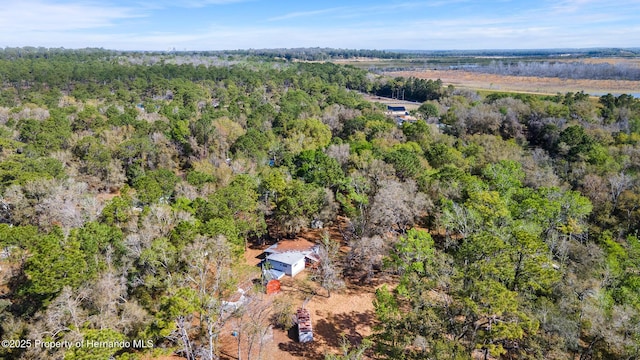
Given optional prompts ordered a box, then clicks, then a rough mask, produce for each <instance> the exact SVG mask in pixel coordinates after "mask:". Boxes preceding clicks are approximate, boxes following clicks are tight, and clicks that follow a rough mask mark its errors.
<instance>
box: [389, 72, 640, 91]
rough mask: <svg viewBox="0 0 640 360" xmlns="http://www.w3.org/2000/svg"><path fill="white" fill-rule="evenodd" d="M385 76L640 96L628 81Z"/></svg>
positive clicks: (463, 74) (426, 74)
mask: <svg viewBox="0 0 640 360" xmlns="http://www.w3.org/2000/svg"><path fill="white" fill-rule="evenodd" d="M385 75H388V76H392V77H396V76H404V77H409V76H413V77H417V78H420V79H434V80H435V79H440V80H442V82H443V83H444V85H445V86H446V85H450V84H451V85H453V86H455V87H462V88H471V89H482V90H495V91H515V92H531V93H540V94H557V93H558V92H560V93H566V92H569V91H571V92H579V91H584V92H586V93H591V94H606V93H638V92H640V81H628V80H573V79H559V78H541V77H528V76H501V75H492V74H480V73H474V72H468V71H463V70H422V71H397V72H387V73H385Z"/></svg>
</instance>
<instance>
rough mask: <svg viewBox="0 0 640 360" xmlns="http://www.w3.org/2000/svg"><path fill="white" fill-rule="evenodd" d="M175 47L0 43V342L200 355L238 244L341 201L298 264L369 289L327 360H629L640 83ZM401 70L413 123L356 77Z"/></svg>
mask: <svg viewBox="0 0 640 360" xmlns="http://www.w3.org/2000/svg"><path fill="white" fill-rule="evenodd" d="M376 56H379V55H376ZM175 60H176V58H175V56H174V55H171V54H155V55H153V54H137V53H116V52H110V51H106V50H101V49H88V50H63V49H52V50H48V49H35V48H26V49H5V50H4V51H0V82H1V83H0V85H1V89H0V149H1V152H0V194H1V196H0V222H1V223H0V249H2V251H1V253H0V280H1V281H0V339H2V340H11V342H7V343H5V342H4V341H3V346H2V347H1V348H0V358H5V359H19V358H24V359H104V358H109V357H114V358H116V359H135V358H140V357H141V356H143V355H145V354H146V355H149V354H156V353H158V352H160V353H162V352H163V351H164V353H165V354H172V353H175V354H177V355H180V356H183V357H185V358H187V359H196V358H198V359H217V358H219V356H220V349H219V344H218V339H219V332H220V329H221V327H222V326H223V324H224V323H225V322H228V321H231V320H232V319H234V318H241V319H248V318H251V317H247V316H248V315H246V314H243V313H242V312H233V313H231V314H229V313H228V312H227V311H226V310H225V309H226V308H225V306H224V301H225V300H227V299H229V298H230V297H231V296H232V295H233V293H234V292H235V290H236V289H237V285H238V282H239V281H241V279H243V278H247V277H248V278H250V277H251V276H255V273H256V271H257V273H258V275H257V276H259V273H260V272H259V269H254V268H249V267H247V266H245V265H244V261H242V259H243V253H244V252H245V251H246V249H247V247H248V246H254V245H261V244H270V243H273V242H274V241H276V240H278V239H281V238H286V237H293V236H295V234H297V233H298V232H299V231H300V230H302V229H303V228H306V227H309V226H310V223H311V222H312V221H314V220H316V221H317V220H320V221H322V222H323V223H325V224H327V225H331V224H332V223H334V222H336V221H337V220H336V219H337V218H338V216H340V217H341V218H343V219H346V220H345V224H346V225H344V226H342V227H341V233H342V239H341V244H330V241H328V240H326V239H325V241H324V242H323V244H322V246H323V248H324V249H325V251H324V258H325V260H326V261H325V265H323V266H320V267H319V268H318V269H317V270H316V271H317V273H316V274H315V275H316V276H314V279H317V281H319V282H320V284H321V285H322V287H323V288H325V289H326V290H327V291H328V292H329V294H330V293H331V291H340V287H341V286H344V283H345V282H354V283H358V284H364V285H367V284H372V283H373V281H374V280H375V281H378V282H380V281H383V282H384V283H386V284H387V285H385V286H382V287H381V288H379V289H378V290H377V291H376V296H375V301H374V306H375V313H376V317H377V320H378V325H377V327H376V329H375V332H374V334H373V335H372V336H371V337H370V338H369V339H367V341H365V342H363V343H362V347H360V348H358V347H357V346H356V345H357V344H354V349H352V350H351V351H345V355H344V356H342V355H335V354H327V358H331V359H337V358H345V359H354V358H362V357H365V356H366V357H369V358H378V359H425V358H432V359H470V358H472V356H475V357H480V358H485V359H487V358H504V359H543V358H544V359H569V358H571V359H638V358H640V240H639V238H638V230H640V180H639V177H638V174H639V170H640V100H639V99H637V98H634V97H632V96H629V95H620V96H613V95H606V96H602V97H600V98H591V97H589V96H587V95H585V94H584V93H581V92H578V93H567V94H558V95H556V96H538V95H522V94H506V93H505V94H500V93H494V94H492V95H488V96H484V97H482V96H480V95H479V94H478V93H476V92H473V91H469V90H458V89H455V88H453V87H451V86H449V87H446V86H444V85H443V84H442V82H441V81H439V80H417V79H403V78H396V79H386V78H384V77H380V76H376V75H372V74H369V73H367V72H366V71H364V70H361V69H357V68H354V67H350V66H339V65H335V64H331V63H305V62H294V61H287V60H286V59H280V58H273V57H270V56H266V57H261V56H259V54H255V55H244V54H235V55H234V54H230V55H225V56H222V55H206V54H204V55H197V54H193V55H189V56H185V57H183V58H182V60H184V61H180V62H177V61H175ZM398 89H404V90H406V92H407V95H409V93H411V96H409V97H410V98H412V99H415V100H418V101H420V102H423V104H422V105H421V106H420V108H419V109H418V110H416V111H415V114H414V115H415V117H416V118H418V119H419V120H418V121H416V122H405V123H404V124H403V125H402V126H399V125H398V124H397V122H396V121H395V120H394V119H392V118H389V117H387V116H386V115H385V110H386V109H385V108H383V107H380V106H378V105H377V104H373V103H370V102H367V101H365V100H364V99H363V97H362V96H361V95H360V92H363V93H376V94H383V95H384V94H388V92H392V91H398ZM336 245H344V246H343V247H342V248H343V249H347V250H344V251H339V250H337V247H336ZM381 279H382V280H381ZM256 296H258V295H256ZM276 307H277V306H276V305H275V304H274V308H276ZM286 310H287V309H286V307H285V309H284V310H283V309H281V312H282V313H284V317H283V316H280V317H278V316H275V317H274V318H269V319H268V321H267V322H266V323H263V322H261V321H262V320H260V319H258V318H255V319H254V318H251V319H252V320H251V321H246V323H247V325H246V326H245V327H241V328H239V330H238V331H239V332H240V334H241V335H242V336H241V337H239V340H238V341H239V342H240V341H244V342H246V343H247V344H248V346H255V347H258V346H262V343H261V341H260V340H259V339H260V334H262V333H263V331H264V327H265V326H269V325H270V323H269V322H271V321H272V320H273V319H275V320H273V322H274V323H273V325H278V324H279V325H282V326H284V327H287V326H291V325H290V324H287V321H283V320H282V319H283V318H284V319H285V320H286V317H287V316H286V315H287V314H286ZM274 311H276V310H274ZM254 313H260V312H259V311H258V310H256V309H254ZM261 313H264V311H262V312H261ZM276 315H277V314H276ZM243 317H244V318H243ZM83 339H84V340H85V341H86V340H91V341H112V342H116V346H112V347H95V348H91V347H89V348H87V347H73V346H71V347H65V346H58V347H52V348H47V347H38V346H31V344H33V343H31V342H35V341H58V342H61V343H62V342H65V341H67V342H69V343H74V342H77V341H82V340H83ZM136 339H145V344H146V341H149V342H150V343H151V345H152V347H153V349H144V348H142V346H139V347H135V346H134V347H129V346H118V345H117V342H125V341H130V342H131V341H135V340H136ZM27 341H30V343H29V346H27ZM5 344H6V345H7V346H5ZM9 345H10V346H9ZM347 350H349V349H347ZM341 356H342V357H341Z"/></svg>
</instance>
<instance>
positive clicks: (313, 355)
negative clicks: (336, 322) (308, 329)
mask: <svg viewBox="0 0 640 360" xmlns="http://www.w3.org/2000/svg"><path fill="white" fill-rule="evenodd" d="M314 336H315V333H314ZM287 337H288V338H289V339H290V340H291V341H288V342H286V343H282V342H281V343H279V344H278V348H279V349H280V350H282V351H286V352H288V353H289V354H291V355H293V356H299V357H303V358H305V359H324V354H321V353H320V349H319V348H320V344H319V343H318V342H316V341H315V339H314V341H313V342H309V343H300V342H298V326H297V325H296V326H292V327H291V328H290V329H289V331H287Z"/></svg>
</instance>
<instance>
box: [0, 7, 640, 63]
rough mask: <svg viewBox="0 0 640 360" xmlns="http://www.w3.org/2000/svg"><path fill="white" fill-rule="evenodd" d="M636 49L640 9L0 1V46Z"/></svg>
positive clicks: (638, 39)
mask: <svg viewBox="0 0 640 360" xmlns="http://www.w3.org/2000/svg"><path fill="white" fill-rule="evenodd" d="M21 46H36V47H39V46H42V47H56V48H57V47H64V48H85V47H98V48H105V49H113V50H170V49H176V50H181V51H182V50H232V49H265V48H294V47H331V48H342V49H378V50H390V49H409V50H477V49H541V48H544V49H551V48H591V47H640V0H616V1H609V0H534V1H532V0H448V1H447V0H429V1H413V0H404V1H403V0H398V1H396V0H386V1H381V0H366V1H364V0H356V1H348V0H342V1H339V0H324V1H309V0H298V1H289V0H183V1H180V0H155V1H151V0H93V1H85V0H0V47H21Z"/></svg>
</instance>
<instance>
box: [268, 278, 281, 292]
mask: <svg viewBox="0 0 640 360" xmlns="http://www.w3.org/2000/svg"><path fill="white" fill-rule="evenodd" d="M278 292H280V280H269V282H268V283H267V295H268V294H275V293H278Z"/></svg>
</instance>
